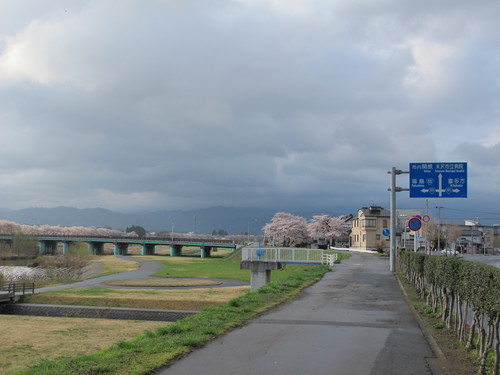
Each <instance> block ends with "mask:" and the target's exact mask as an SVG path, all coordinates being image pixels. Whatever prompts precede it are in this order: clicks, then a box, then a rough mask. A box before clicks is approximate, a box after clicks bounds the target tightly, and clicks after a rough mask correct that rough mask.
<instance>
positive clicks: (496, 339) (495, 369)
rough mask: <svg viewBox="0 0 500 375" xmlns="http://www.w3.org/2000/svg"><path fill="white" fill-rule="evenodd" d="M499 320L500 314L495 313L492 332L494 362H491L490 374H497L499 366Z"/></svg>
mask: <svg viewBox="0 0 500 375" xmlns="http://www.w3.org/2000/svg"><path fill="white" fill-rule="evenodd" d="M499 322H500V315H497V317H496V319H495V325H494V327H493V334H494V336H495V340H494V341H495V349H494V351H495V363H494V364H493V371H492V375H498V370H499V367H500V333H499V331H498V330H499V328H498V326H499Z"/></svg>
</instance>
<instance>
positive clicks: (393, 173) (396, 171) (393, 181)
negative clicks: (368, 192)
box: [387, 167, 410, 272]
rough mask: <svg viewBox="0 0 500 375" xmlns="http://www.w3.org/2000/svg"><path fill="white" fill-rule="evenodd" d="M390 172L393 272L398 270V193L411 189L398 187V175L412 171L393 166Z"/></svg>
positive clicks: (391, 259)
mask: <svg viewBox="0 0 500 375" xmlns="http://www.w3.org/2000/svg"><path fill="white" fill-rule="evenodd" d="M387 173H388V174H390V175H391V187H390V188H389V189H388V190H389V191H390V192H391V207H390V209H391V228H390V230H391V246H390V250H389V256H390V259H389V270H390V271H391V272H395V271H396V193H398V192H400V191H409V190H410V189H403V188H400V187H396V175H399V174H403V173H410V172H408V171H406V172H405V171H402V170H400V169H396V167H392V168H391V170H390V171H389V172H387Z"/></svg>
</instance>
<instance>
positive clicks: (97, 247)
mask: <svg viewBox="0 0 500 375" xmlns="http://www.w3.org/2000/svg"><path fill="white" fill-rule="evenodd" d="M88 247H89V252H90V253H91V254H94V255H104V242H89V244H88Z"/></svg>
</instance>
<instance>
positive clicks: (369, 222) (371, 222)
mask: <svg viewBox="0 0 500 375" xmlns="http://www.w3.org/2000/svg"><path fill="white" fill-rule="evenodd" d="M361 226H362V227H363V228H376V227H377V220H375V219H363V220H361Z"/></svg>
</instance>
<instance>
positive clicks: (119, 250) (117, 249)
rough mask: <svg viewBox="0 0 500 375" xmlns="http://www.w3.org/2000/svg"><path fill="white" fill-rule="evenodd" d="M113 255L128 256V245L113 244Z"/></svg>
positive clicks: (121, 243)
mask: <svg viewBox="0 0 500 375" xmlns="http://www.w3.org/2000/svg"><path fill="white" fill-rule="evenodd" d="M113 254H115V255H127V254H128V243H123V242H115V244H114V251H113Z"/></svg>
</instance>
